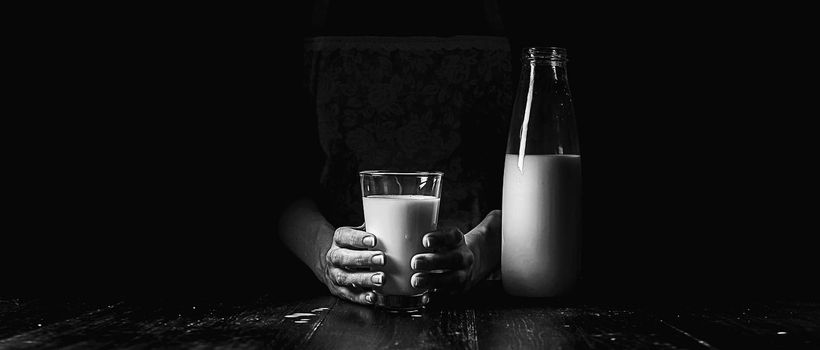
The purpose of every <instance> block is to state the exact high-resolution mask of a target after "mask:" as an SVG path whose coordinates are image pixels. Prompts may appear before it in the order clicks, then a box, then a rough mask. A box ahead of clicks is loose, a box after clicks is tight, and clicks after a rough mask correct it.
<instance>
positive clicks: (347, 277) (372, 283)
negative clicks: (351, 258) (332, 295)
mask: <svg viewBox="0 0 820 350" xmlns="http://www.w3.org/2000/svg"><path fill="white" fill-rule="evenodd" d="M328 273H329V274H330V277H331V279H332V280H333V283H335V284H336V285H338V286H351V287H358V288H374V287H381V286H382V285H384V280H385V279H384V272H375V273H374V272H369V271H368V272H353V271H347V270H345V269H340V268H338V267H331V268H329V269H328Z"/></svg>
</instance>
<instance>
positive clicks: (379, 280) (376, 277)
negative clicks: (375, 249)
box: [368, 273, 384, 295]
mask: <svg viewBox="0 0 820 350" xmlns="http://www.w3.org/2000/svg"><path fill="white" fill-rule="evenodd" d="M370 280H371V281H372V282H373V283H375V284H378V285H381V284H382V283H384V275H382V274H380V273H377V274H374V275H373V276H370ZM368 295H369V294H368Z"/></svg>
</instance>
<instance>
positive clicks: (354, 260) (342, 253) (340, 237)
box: [322, 225, 385, 304]
mask: <svg viewBox="0 0 820 350" xmlns="http://www.w3.org/2000/svg"><path fill="white" fill-rule="evenodd" d="M363 228H364V225H362V226H359V227H348V226H343V227H339V228H338V229H336V232H334V234H333V244H331V246H330V248H329V249H328V250H327V254H325V260H324V262H323V264H322V267H323V269H324V274H323V277H324V279H323V282H324V283H325V285H327V288H328V289H329V290H330V293H332V294H333V295H336V296H338V297H340V298H343V299H347V300H350V301H352V302H355V303H360V304H373V303H374V302H375V301H376V295H375V293H373V291H372V289H373V288H375V287H380V286H382V284H384V280H385V278H384V272H378V271H377V272H374V271H369V270H368V269H369V268H372V267H378V266H384V262H385V259H384V252H382V251H379V250H369V249H373V247H375V246H376V236H375V235H373V234H372V233H368V232H365V231H361V229H363Z"/></svg>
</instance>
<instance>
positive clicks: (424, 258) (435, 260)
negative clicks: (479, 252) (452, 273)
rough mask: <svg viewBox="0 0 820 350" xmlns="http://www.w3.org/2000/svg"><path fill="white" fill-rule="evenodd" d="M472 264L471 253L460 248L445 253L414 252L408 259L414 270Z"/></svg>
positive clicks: (461, 266)
mask: <svg viewBox="0 0 820 350" xmlns="http://www.w3.org/2000/svg"><path fill="white" fill-rule="evenodd" d="M472 264H473V255H472V254H464V253H463V252H462V251H460V250H450V251H447V252H445V253H422V254H416V255H415V256H413V258H412V259H411V260H410V267H411V268H412V269H413V270H416V271H432V270H461V269H464V268H467V267H469V266H470V265H472Z"/></svg>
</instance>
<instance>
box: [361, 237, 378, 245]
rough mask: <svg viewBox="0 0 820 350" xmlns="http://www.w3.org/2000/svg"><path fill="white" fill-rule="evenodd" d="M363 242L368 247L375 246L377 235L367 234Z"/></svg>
mask: <svg viewBox="0 0 820 350" xmlns="http://www.w3.org/2000/svg"><path fill="white" fill-rule="evenodd" d="M362 243H363V244H364V245H366V246H368V247H375V246H376V237H373V236H367V237H365V238H363V239H362Z"/></svg>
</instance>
